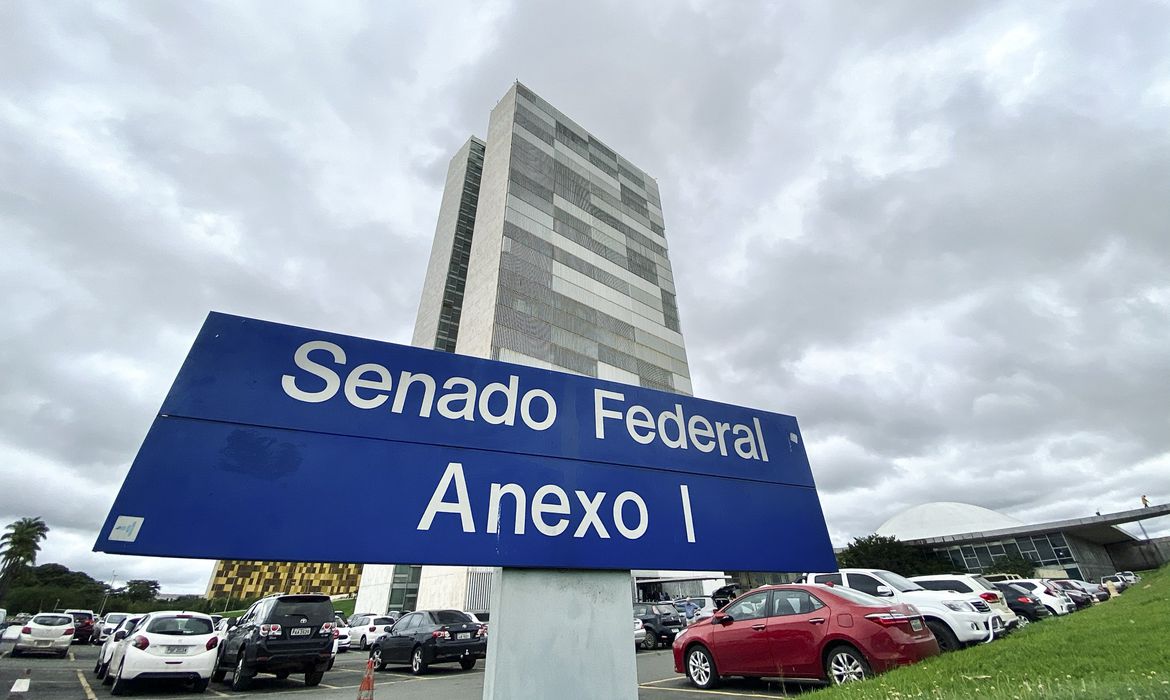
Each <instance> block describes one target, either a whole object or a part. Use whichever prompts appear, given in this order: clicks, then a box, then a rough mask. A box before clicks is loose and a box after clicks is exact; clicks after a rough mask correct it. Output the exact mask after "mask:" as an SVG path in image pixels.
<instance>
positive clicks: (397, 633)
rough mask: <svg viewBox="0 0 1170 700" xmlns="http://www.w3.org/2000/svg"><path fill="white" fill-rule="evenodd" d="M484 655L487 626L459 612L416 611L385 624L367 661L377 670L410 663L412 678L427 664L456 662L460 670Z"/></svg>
mask: <svg viewBox="0 0 1170 700" xmlns="http://www.w3.org/2000/svg"><path fill="white" fill-rule="evenodd" d="M486 654H487V626H486V625H481V624H479V623H478V622H476V621H474V620H472V619H471V618H470V617H468V616H467V614H466V613H463V612H460V611H459V610H419V611H418V612H412V613H409V614H407V615H404V616H403V617H402V619H401V620H399V621H398V622H396V623H394V625H393V626H390V625H386V626H385V627H384V628H383V633H382V636H380V637H378V638H377V639H376V640H374V642H373V646H372V647H371V648H370V658H371V659H373V660H374V666H375V667H376V668H377V669H378V670H379V671H381V670H382V669H383V668H385V667H386V666H387V665H388V664H406V663H408V664H410V670H411V672H412V673H414V674H415V675H416V676H417V675H421V674H423V673H426V672H427V667H428V666H430V665H431V664H441V663H449V662H455V661H458V662H459V666H460V667H461V668H462V669H463V670H464V671H470V670H471V669H472V668H474V667H475V660H476V659H482V658H483V657H484V656H485V655H486Z"/></svg>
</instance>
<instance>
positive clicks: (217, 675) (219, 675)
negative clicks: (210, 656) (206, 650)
mask: <svg viewBox="0 0 1170 700" xmlns="http://www.w3.org/2000/svg"><path fill="white" fill-rule="evenodd" d="M226 677H227V671H225V670H223V669H222V668H220V667H219V662H216V664H215V669H213V670H212V672H211V680H212V682H214V683H223V679H224V678H226Z"/></svg>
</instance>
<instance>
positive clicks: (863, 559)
mask: <svg viewBox="0 0 1170 700" xmlns="http://www.w3.org/2000/svg"><path fill="white" fill-rule="evenodd" d="M837 563H838V565H839V566H841V567H843V568H856V569H886V570H888V571H893V572H894V573H896V574H901V575H903V576H923V575H925V574H942V573H947V572H949V571H950V570H951V569H952V568H954V567H953V566H952V565H951V563H950V561H949V560H944V559H942V558H941V557H939V556H938V555H936V554H935V553H934V552H931V551H929V550H926V549H923V548H922V547H915V546H914V545H910V544H906V543H905V542H900V541H899V540H898V538H897V537H886V536H885V535H876V534H875V535H866V536H865V537H857V538H854V540H853V541H852V542H850V543H849V546H848V547H846V548H845V551H843V552H841V553H840V554H838V555H837Z"/></svg>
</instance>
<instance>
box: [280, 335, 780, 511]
mask: <svg viewBox="0 0 1170 700" xmlns="http://www.w3.org/2000/svg"><path fill="white" fill-rule="evenodd" d="M346 363H347V356H346V352H345V350H343V349H342V348H341V346H340V345H337V344H336V343H331V342H329V341H327V340H310V341H308V342H306V343H303V344H302V345H301V346H300V347H298V348H297V349H296V351H295V352H294V353H293V364H295V365H296V367H297V368H298V370H300V373H298V374H285V375H282V376H281V378H280V385H281V388H283V389H284V393H285V394H286V395H288V396H289V397H290V398H293V399H296V400H297V401H303V402H305V403H322V402H325V401H329V400H330V399H332V398H334V397H335V396H337V395H338V394H339V393H340V394H341V395H342V396H343V397H344V399H345V401H347V402H348V403H349V404H350V405H352V406H354V407H355V408H359V409H362V410H367V411H368V410H374V409H378V408H383V407H388V408H389V410H390V412H391V413H398V414H402V413H412V414H415V415H417V416H418V417H420V418H430V417H431V415H432V413H437V414H438V415H439V416H441V417H443V418H446V419H447V420H451V421H466V422H469V423H471V422H475V421H482V422H483V423H487V424H488V425H502V426H506V427H509V428H511V427H515V426H517V425H523V426H525V427H527V428H529V429H530V430H536V431H543V430H548V429H549V428H551V427H552V426H553V424H554V423H556V420H557V402H556V400H555V399H554V398H553V395H552V394H551V393H549V392H548V391H546V390H545V389H542V388H539V387H531V388H525V387H522V386H521V384H520V377H518V376H517V375H515V374H510V375H508V376H507V378H506V379H505V380H504V381H498V382H490V383H488V384H487V385H486V386H484V387H483V388H482V389H481V388H480V387H479V386H478V385H477V384H476V383H475V381H474V380H472V379H469V378H467V377H446V378H443V377H439V378H438V379H436V378H435V377H433V376H431V375H429V374H426V373H424V372H412V371H410V370H402V371H399V372H397V373H395V372H393V371H391V370H390V369H389V368H387V367H385V366H383V365H380V364H377V363H373V362H367V363H364V364H359V365H357V366H355V367H353V368H352V369H349V370H348V371H345V368H346V367H347V365H346ZM593 421H594V423H593V424H594V435H595V437H596V438H597V439H598V440H604V439H605V438H606V429H607V427H609V428H610V431H611V434H612V432H613V427H612V424H614V423H616V424H618V425H620V426H622V427H624V428H625V432H626V434H627V435H629V437H630V439H631V440H633V441H634V442H635V443H637V444H639V445H651V444H653V443H655V442H659V443H661V444H662V445H665V446H666V447H668V448H670V449H672V450H689V449H691V448H692V447H693V448H694V449H696V450H698V451H699V452H702V453H704V454H711V453H714V452H715V451H716V450H718V452H719V454H720V455H721V456H723V457H738V458H740V459H746V460H756V461H761V462H767V461H768V445H767V443H765V442H764V431H763V427H762V426H761V425H760V419H759V418H755V417H753V418H752V420H751V424H750V425H749V424H747V423H733V422H724V421H719V420H711V419H709V418H708V417H707V416H703V415H699V414H694V415H687V413H686V412H685V411H684V410H683V404H681V403H675V404H674V406H673V407H671V408H669V409H666V410H663V411H658V412H657V413H655V412H654V411H651V410H650V409H649V408H647V407H645V406H641V405H639V404H636V403H630V404H629V405H627V402H626V395H625V394H623V393H622V392H619V391H609V390H606V389H600V388H595V389H594V390H593ZM607 421H609V422H610V424H611V425H608V426H607ZM618 432H619V434H620V430H619V431H618ZM790 438H791V440H792V441H793V442H795V441H796V440H797V438H796V434H795V433H792V434H791V435H790ZM505 494H507V495H512V497H513V498H516V496H515V495H514V494H512V493H511V492H502V493H501V494H500V495H505ZM554 496H555V494H554ZM557 503H559V501H557V502H555V503H550V504H544V503H543V502H541V503H540V505H539V508H540V509H541V510H540V512H541V513H548V514H552V515H555V514H557V513H558V512H559V511H558V510H555V509H559V508H560V506H559V505H557ZM590 504H592V501H590ZM497 505H498V503H497ZM546 505H548V506H551V507H553V508H554V510H545V507H546ZM551 522H559V521H555V520H554V521H551ZM549 527H550V528H554V529H555V527H556V525H550V526H549ZM593 527H596V526H593Z"/></svg>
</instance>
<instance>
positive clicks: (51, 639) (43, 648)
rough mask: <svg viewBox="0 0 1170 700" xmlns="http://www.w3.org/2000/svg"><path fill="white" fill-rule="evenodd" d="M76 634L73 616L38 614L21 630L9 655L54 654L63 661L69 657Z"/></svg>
mask: <svg viewBox="0 0 1170 700" xmlns="http://www.w3.org/2000/svg"><path fill="white" fill-rule="evenodd" d="M76 632H77V628H76V623H75V622H74V621H73V616H72V615H67V614H65V613H37V614H36V615H33V616H32V619H30V620H29V621H28V622H26V623H24V625H23V626H22V627H21V628H20V633H19V634H17V635H16V638H15V640H14V641H13V643H12V651H10V652H9V654H10V655H11V656H20V655H21V654H25V653H29V652H33V653H52V654H56V655H57V656H60V657H61V658H62V659H63V658H65V657H66V656H68V655H69V645H70V644H72V643H73V638H74V634H76Z"/></svg>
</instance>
